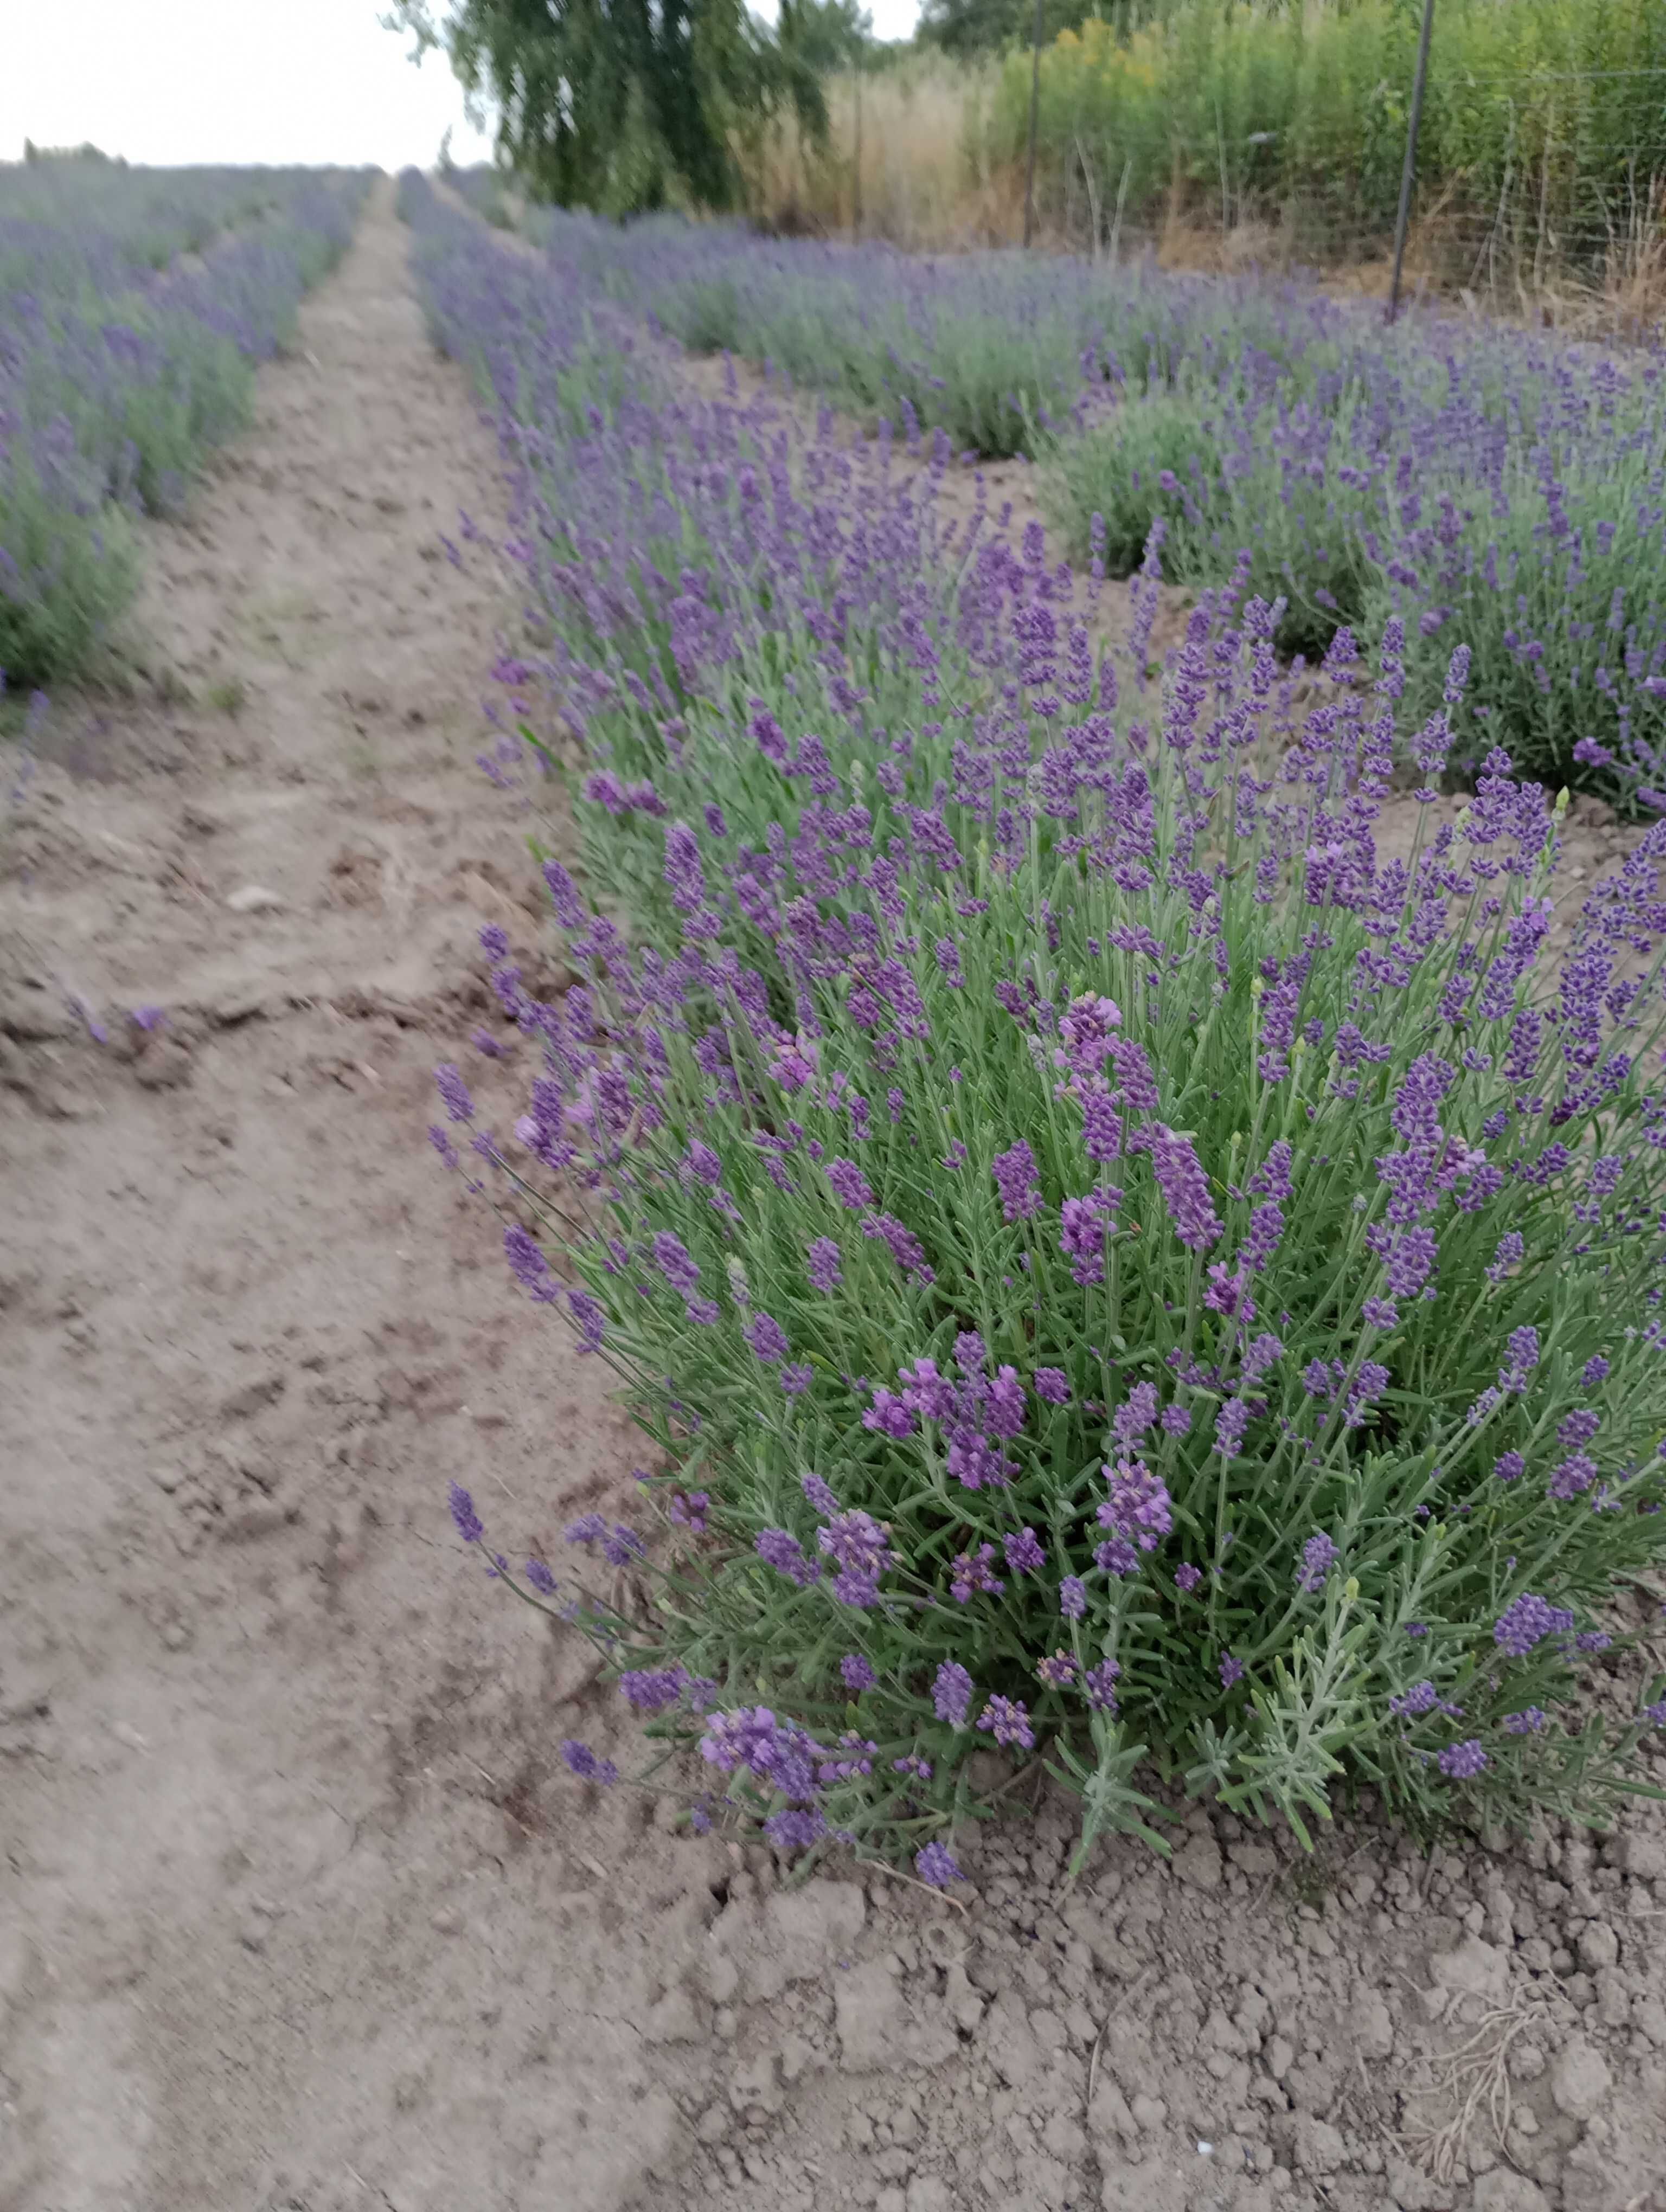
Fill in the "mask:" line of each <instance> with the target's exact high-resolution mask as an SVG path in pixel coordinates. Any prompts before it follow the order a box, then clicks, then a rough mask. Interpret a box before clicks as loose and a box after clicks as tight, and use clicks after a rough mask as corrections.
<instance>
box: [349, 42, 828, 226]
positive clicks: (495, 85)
mask: <svg viewBox="0 0 1666 2212" xmlns="http://www.w3.org/2000/svg"><path fill="white" fill-rule="evenodd" d="M840 12H841V8H840V0H832V4H831V5H824V6H817V5H816V3H815V0H782V5H781V24H780V29H779V32H778V33H775V34H771V33H769V31H768V30H767V29H765V28H764V27H763V26H762V25H760V24H759V23H757V21H755V20H754V19H753V18H752V17H751V15H749V14H748V12H747V10H746V8H745V4H744V0H452V4H451V9H450V13H449V14H448V15H447V16H446V17H445V18H444V20H443V21H441V22H440V23H439V24H437V25H436V23H435V19H434V16H433V15H432V13H431V11H430V9H429V0H396V4H395V8H394V11H393V13H392V15H389V16H386V17H385V18H384V21H386V22H387V24H388V25H389V27H391V28H394V29H403V30H408V31H410V32H412V33H415V36H416V40H417V46H416V54H415V58H421V56H422V55H423V53H424V52H426V51H428V50H429V49H430V48H434V47H441V48H443V49H444V51H445V52H446V53H447V56H448V58H449V59H450V62H451V65H452V67H453V70H455V71H456V74H457V76H458V77H459V80H460V82H461V83H462V85H463V87H464V88H465V92H466V93H467V94H469V96H470V99H471V101H473V102H476V103H478V104H480V105H483V106H489V107H490V108H492V109H495V110H496V116H497V149H498V154H499V156H500V158H501V159H502V161H504V162H505V163H506V164H507V165H508V167H511V168H513V169H514V171H515V172H516V173H517V174H518V175H519V176H520V178H521V179H522V180H523V182H524V183H525V184H526V186H527V187H528V189H529V190H530V191H532V193H533V194H535V195H536V196H537V197H539V198H542V199H545V200H551V201H554V202H555V203H556V204H558V205H560V206H562V207H587V208H593V209H595V210H598V212H599V213H601V214H605V215H612V216H625V215H633V214H636V213H639V212H641V211H642V210H647V209H652V208H659V207H664V206H665V205H666V204H668V203H675V202H678V201H684V202H691V203H693V204H696V205H698V206H702V207H727V206H729V205H731V204H733V202H734V200H735V199H736V197H738V192H739V164H738V162H737V160H736V153H737V149H738V147H743V148H744V146H745V143H747V142H748V141H749V139H751V137H754V136H755V135H756V134H757V133H758V132H760V131H762V130H763V128H764V126H765V125H767V124H768V122H769V119H770V118H771V117H772V116H774V115H775V114H776V113H777V112H779V111H780V110H781V109H782V108H783V107H787V106H790V107H792V108H793V110H795V111H796V112H797V115H798V118H799V122H800V127H801V128H803V129H805V130H806V131H808V132H810V134H811V135H812V136H813V137H820V136H821V135H822V134H823V133H824V131H825V130H826V123H827V117H826V109H825V106H824V102H823V100H822V94H821V88H820V82H819V75H818V63H817V61H816V59H815V58H813V57H814V54H815V52H816V50H817V48H818V46H819V45H820V44H822V43H825V40H824V38H823V37H821V36H819V35H818V37H817V38H816V39H814V40H811V41H810V43H809V44H808V45H806V40H805V38H804V37H803V36H802V35H801V33H800V20H799V19H800V15H812V14H813V15H815V16H817V17H818V18H819V17H821V16H823V15H838V14H839V13H840ZM853 12H854V11H853ZM815 28H816V30H817V32H818V34H819V33H821V32H822V31H823V29H824V27H823V26H821V25H820V24H819V23H818V24H817V25H816V26H815Z"/></svg>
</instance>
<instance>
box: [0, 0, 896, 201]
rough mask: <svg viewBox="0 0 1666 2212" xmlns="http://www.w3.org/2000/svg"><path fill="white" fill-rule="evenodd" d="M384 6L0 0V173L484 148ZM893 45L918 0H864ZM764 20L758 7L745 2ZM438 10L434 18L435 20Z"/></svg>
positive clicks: (414, 156) (761, 1) (473, 157)
mask: <svg viewBox="0 0 1666 2212" xmlns="http://www.w3.org/2000/svg"><path fill="white" fill-rule="evenodd" d="M386 4H387V0H278V4H277V5H276V6H274V5H272V4H271V0H0V161H17V160H19V159H20V158H21V155H22V151H23V141H24V140H25V138H32V139H33V140H34V142H35V143H36V144H37V145H41V146H76V145H80V144H81V143H82V142H83V141H84V140H87V139H90V140H91V141H92V142H93V143H94V145H95V146H101V147H102V148H103V149H104V150H105V152H106V153H107V154H124V155H126V157H127V159H128V160H129V161H150V162H156V163H158V164H167V165H172V164H177V163H184V162H192V161H252V162H289V161H309V162H310V161H334V162H342V163H347V164H357V163H360V162H374V163H376V164H378V165H379V166H380V167H382V168H384V169H400V168H403V167H405V166H406V165H407V164H408V163H410V162H416V163H418V164H420V165H424V166H426V165H427V164H428V163H429V162H431V161H433V160H434V158H435V155H436V154H437V152H438V150H439V146H440V140H441V136H442V134H443V133H444V131H446V129H447V125H449V126H450V127H451V130H452V155H453V159H454V160H456V161H461V162H469V161H480V160H483V159H484V158H485V157H486V155H488V154H489V150H490V149H489V143H488V141H487V140H486V139H483V138H482V137H479V136H478V135H477V133H476V132H474V131H471V129H470V127H469V125H468V124H467V123H466V121H465V118H464V115H463V95H462V92H461V89H460V88H459V85H458V83H457V82H456V80H455V78H454V77H453V76H452V73H451V70H450V69H449V67H448V66H447V63H446V60H445V58H444V56H443V55H441V54H429V57H428V58H427V59H426V60H425V61H424V62H423V65H422V67H421V68H420V69H413V68H412V67H411V65H410V63H409V62H408V61H407V60H406V59H405V52H406V49H407V47H408V46H409V41H408V40H404V39H402V38H400V37H399V36H398V35H396V33H393V32H392V31H385V30H383V29H382V27H381V26H380V22H379V21H378V20H377V19H378V16H379V15H380V14H381V12H382V10H383V9H384V8H385V7H386ZM870 4H871V5H872V8H873V24H874V29H875V31H876V32H877V33H878V34H879V36H880V37H881V38H906V37H907V36H908V34H909V32H910V31H911V30H912V29H913V27H914V22H915V16H916V15H918V13H919V7H918V0H870ZM754 5H756V6H757V12H758V13H759V14H760V15H767V16H769V17H771V18H773V16H774V15H775V7H774V5H773V4H772V0H754ZM436 12H438V11H436Z"/></svg>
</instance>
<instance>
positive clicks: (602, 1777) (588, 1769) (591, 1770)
mask: <svg viewBox="0 0 1666 2212" xmlns="http://www.w3.org/2000/svg"><path fill="white" fill-rule="evenodd" d="M561 1755H562V1760H563V1762H564V1763H565V1765H566V1766H567V1768H568V1770H569V1772H571V1773H574V1774H576V1775H577V1776H578V1778H579V1779H580V1781H581V1782H593V1783H595V1784H598V1785H599V1787H600V1788H601V1789H603V1790H607V1789H611V1786H612V1784H614V1783H616V1782H617V1780H618V1778H619V1770H618V1768H617V1766H615V1765H614V1764H613V1762H612V1760H611V1759H598V1758H597V1756H596V1754H595V1753H594V1752H593V1751H592V1750H591V1748H590V1747H589V1745H588V1744H587V1743H580V1742H578V1741H577V1740H576V1739H575V1738H574V1737H572V1736H570V1735H569V1736H568V1737H567V1738H565V1739H564V1741H562V1747H561Z"/></svg>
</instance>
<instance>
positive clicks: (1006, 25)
mask: <svg viewBox="0 0 1666 2212" xmlns="http://www.w3.org/2000/svg"><path fill="white" fill-rule="evenodd" d="M1128 12H1129V11H1128V5H1127V0H1098V4H1097V5H1096V4H1094V0H1042V37H1043V40H1052V39H1056V38H1057V37H1058V35H1059V33H1060V32H1061V31H1073V30H1075V29H1077V28H1078V27H1079V25H1081V24H1082V23H1083V22H1085V21H1086V19H1087V18H1088V16H1090V15H1104V16H1106V17H1108V18H1109V19H1110V20H1111V21H1114V22H1116V24H1117V26H1118V27H1119V28H1121V27H1124V26H1123V25H1122V17H1123V15H1126V14H1128ZM1145 12H1146V10H1143V9H1140V8H1138V7H1136V8H1135V9H1134V15H1135V16H1136V17H1138V16H1140V15H1142V14H1143V13H1145ZM1035 33H1036V0H925V4H924V6H923V7H922V8H921V10H920V30H919V37H920V40H921V44H922V45H925V46H939V47H941V49H942V51H943V52H945V54H953V55H954V56H955V57H956V58H957V59H958V60H960V61H970V60H972V59H974V58H976V56H977V55H979V54H990V53H998V52H1000V49H1001V47H1003V46H1012V44H1013V43H1014V42H1015V41H1019V40H1021V41H1022V42H1023V43H1024V44H1025V45H1026V46H1027V45H1028V44H1029V42H1030V40H1031V39H1032V38H1034V36H1035Z"/></svg>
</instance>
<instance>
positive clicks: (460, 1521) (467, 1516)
mask: <svg viewBox="0 0 1666 2212" xmlns="http://www.w3.org/2000/svg"><path fill="white" fill-rule="evenodd" d="M450 1501H451V1517H452V1519H453V1521H454V1522H456V1524H457V1533H458V1534H459V1536H460V1537H461V1538H462V1539H463V1541H464V1542H465V1544H477V1543H478V1542H479V1541H480V1539H481V1537H482V1536H483V1534H485V1531H484V1529H483V1528H482V1526H481V1523H480V1516H479V1515H478V1514H477V1512H476V1511H475V1510H474V1500H473V1498H471V1497H470V1495H469V1493H468V1492H467V1491H466V1490H465V1489H464V1487H463V1486H462V1484H461V1483H460V1482H453V1484H452V1486H451V1492H450Z"/></svg>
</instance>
